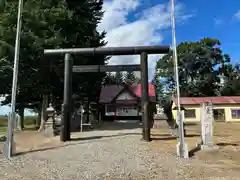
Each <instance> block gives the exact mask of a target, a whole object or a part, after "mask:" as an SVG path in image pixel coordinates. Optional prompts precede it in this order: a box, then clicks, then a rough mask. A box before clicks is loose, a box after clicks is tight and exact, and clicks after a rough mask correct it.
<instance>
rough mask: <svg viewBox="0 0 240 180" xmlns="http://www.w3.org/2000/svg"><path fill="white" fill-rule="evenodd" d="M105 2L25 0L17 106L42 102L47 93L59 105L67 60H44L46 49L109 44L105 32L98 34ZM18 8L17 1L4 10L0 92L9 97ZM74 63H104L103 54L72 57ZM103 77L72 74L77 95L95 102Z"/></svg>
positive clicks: (0, 37) (0, 36) (0, 14)
mask: <svg viewBox="0 0 240 180" xmlns="http://www.w3.org/2000/svg"><path fill="white" fill-rule="evenodd" d="M102 4H103V1H101V0H100V1H88V0H82V1H71V0H68V1H64V0H58V1H56V0H49V1H45V0H39V1H36V0H26V1H24V11H23V22H22V32H21V47H20V64H19V81H18V82H19V83H18V97H17V101H18V102H19V104H21V103H22V104H27V102H39V103H41V101H42V97H43V95H44V94H52V96H51V97H52V100H53V101H54V102H57V103H58V105H59V107H60V104H61V102H62V94H63V92H62V91H63V76H64V72H63V67H64V62H63V57H62V56H54V57H47V58H43V49H47V48H60V47H61V48H72V47H98V46H103V45H105V42H104V41H103V38H104V37H105V32H103V33H99V32H97V31H96V27H97V24H98V23H99V21H100V20H101V18H102V15H103V11H102ZM17 6H18V1H17V0H13V1H9V2H7V3H6V5H5V7H4V9H3V10H2V11H1V12H0V25H1V26H0V42H1V43H0V65H2V66H1V69H0V75H3V76H1V79H0V82H1V88H0V93H1V94H8V95H10V93H11V81H12V66H13V50H12V48H11V47H14V43H15V33H16V18H17V9H18V8H17ZM73 59H74V64H76V65H79V64H93V65H94V64H104V63H105V57H103V56H102V57H80V56H73ZM96 59H97V61H96ZM9 70H10V71H9ZM103 77H104V73H91V74H90V73H86V74H74V75H73V83H72V84H73V92H74V93H76V92H77V93H80V92H79V91H81V92H84V93H86V94H87V95H88V96H89V97H91V100H95V101H97V99H98V96H99V93H100V88H101V81H102V78H103ZM89 92H91V93H89ZM7 99H10V98H7ZM23 102H24V103H23ZM5 103H9V101H8V102H5ZM38 107H41V106H38Z"/></svg>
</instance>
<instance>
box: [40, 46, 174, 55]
mask: <svg viewBox="0 0 240 180" xmlns="http://www.w3.org/2000/svg"><path fill="white" fill-rule="evenodd" d="M169 50H170V46H128V47H98V48H72V49H44V54H45V55H47V54H48V55H57V54H62V55H63V54H66V53H70V54H79V55H90V56H95V55H110V56H114V55H115V56H117V55H137V54H141V53H142V52H146V53H148V54H166V53H169Z"/></svg>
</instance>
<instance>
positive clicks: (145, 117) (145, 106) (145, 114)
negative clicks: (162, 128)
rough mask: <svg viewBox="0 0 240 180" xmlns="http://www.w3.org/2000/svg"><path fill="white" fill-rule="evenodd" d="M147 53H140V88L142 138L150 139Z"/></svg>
mask: <svg viewBox="0 0 240 180" xmlns="http://www.w3.org/2000/svg"><path fill="white" fill-rule="evenodd" d="M147 60H148V54H147V53H146V52H143V53H141V68H142V72H141V78H142V79H141V82H142V84H141V88H142V103H141V105H142V110H143V111H142V124H143V140H145V141H150V140H151V138H150V122H149V117H150V116H149V94H148V62H147Z"/></svg>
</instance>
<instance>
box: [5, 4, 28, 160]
mask: <svg viewBox="0 0 240 180" xmlns="http://www.w3.org/2000/svg"><path fill="white" fill-rule="evenodd" d="M22 10H23V0H19V2H18V17H17V30H16V40H15V52H14V67H13V80H12V99H11V113H10V114H9V115H10V118H9V119H8V137H7V141H6V143H5V145H4V146H5V147H4V151H3V153H4V155H5V156H6V157H7V158H10V157H12V155H13V153H14V152H13V151H14V146H15V145H14V144H13V143H14V142H13V141H14V139H13V124H14V121H15V119H16V118H15V117H16V116H15V115H16V113H15V110H16V95H17V81H18V64H19V49H20V35H21V25H22Z"/></svg>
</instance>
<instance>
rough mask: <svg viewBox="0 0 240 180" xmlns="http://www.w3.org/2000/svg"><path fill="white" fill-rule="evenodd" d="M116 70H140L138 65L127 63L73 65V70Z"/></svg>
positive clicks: (78, 71)
mask: <svg viewBox="0 0 240 180" xmlns="http://www.w3.org/2000/svg"><path fill="white" fill-rule="evenodd" d="M118 71H141V67H140V65H138V64H137V65H136V64H128V65H107V66H105V65H83V66H73V72H76V73H83V72H118Z"/></svg>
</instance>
